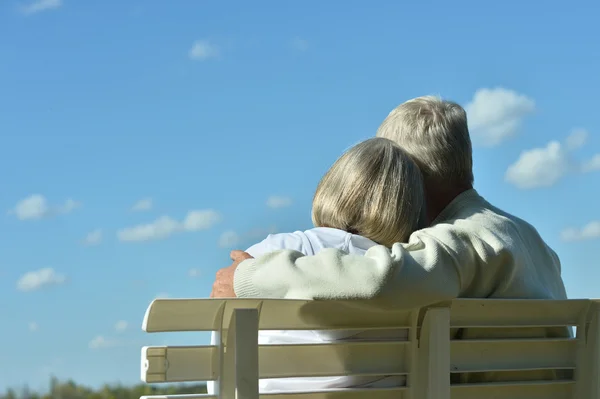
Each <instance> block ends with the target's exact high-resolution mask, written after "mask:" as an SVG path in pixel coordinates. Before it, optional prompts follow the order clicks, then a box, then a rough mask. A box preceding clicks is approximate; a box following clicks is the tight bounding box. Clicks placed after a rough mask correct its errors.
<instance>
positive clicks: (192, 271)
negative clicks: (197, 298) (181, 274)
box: [188, 268, 202, 278]
mask: <svg viewBox="0 0 600 399" xmlns="http://www.w3.org/2000/svg"><path fill="white" fill-rule="evenodd" d="M201 275H202V272H201V271H200V269H196V268H192V269H190V270H188V276H190V277H191V278H196V277H200V276H201Z"/></svg>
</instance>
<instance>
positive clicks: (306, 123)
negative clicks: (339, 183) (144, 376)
mask: <svg viewBox="0 0 600 399" xmlns="http://www.w3.org/2000/svg"><path fill="white" fill-rule="evenodd" d="M340 4H341V3H340V2H337V3H336V2H334V1H330V2H324V1H314V0H305V1H302V2H283V1H275V0H264V1H260V2H247V1H241V0H240V1H229V2H216V1H195V0H194V1H192V0H188V1H184V0H180V1H157V0H147V1H139V0H138V1H129V0H119V1H116V0H106V1H97V2H89V1H75V0H62V1H61V0H40V1H37V0H32V1H23V2H19V1H14V0H4V1H2V2H0V49H1V54H2V55H1V58H0V320H2V321H3V323H2V325H3V328H2V330H1V331H2V332H1V335H0V337H1V342H2V344H3V348H2V358H3V359H4V360H3V362H2V368H1V371H0V389H3V388H5V387H6V386H19V385H21V384H24V383H28V384H30V386H31V387H32V388H34V389H38V388H44V387H45V385H46V383H47V381H48V376H49V374H50V373H53V374H55V375H57V376H58V377H60V378H73V379H75V380H76V381H77V382H80V383H85V384H90V385H93V386H98V385H100V384H102V383H104V382H117V381H121V382H124V383H134V382H137V381H138V379H139V356H140V355H139V348H140V346H141V345H144V344H163V343H174V344H197V343H206V342H207V336H206V334H184V335H181V336H178V335H153V336H146V335H145V334H143V333H142V332H141V331H140V326H141V321H142V317H143V314H144V311H145V308H146V306H147V305H148V304H149V302H150V301H151V300H152V299H153V298H154V297H156V296H158V295H169V296H171V297H202V296H206V295H207V294H208V293H209V291H210V286H211V283H212V278H213V276H214V273H215V271H216V270H217V269H218V268H219V267H223V266H226V265H228V264H229V261H228V252H229V250H230V249H232V248H234V247H242V248H244V247H247V246H249V245H250V244H252V243H254V242H255V241H258V240H260V239H262V238H263V237H264V236H265V235H266V234H267V233H268V232H270V231H275V230H276V231H289V230H296V229H305V228H309V227H310V204H311V197H312V194H313V190H314V189H315V187H316V184H317V182H318V180H319V179H320V177H321V176H322V174H323V173H324V172H325V171H326V169H327V168H328V167H329V165H330V164H331V163H332V162H333V161H334V160H335V159H336V158H337V157H338V156H339V155H340V154H341V152H342V151H343V150H344V149H346V148H348V147H349V146H351V145H353V144H355V143H356V142H358V141H360V140H362V139H365V138H368V137H371V136H372V135H374V133H375V130H376V129H377V127H378V125H379V123H380V122H381V121H382V120H383V119H384V118H385V116H386V115H387V113H388V112H389V111H390V110H391V109H392V108H394V107H395V106H396V105H398V104H399V103H401V102H403V101H405V100H407V99H409V98H412V97H416V96H420V95H425V94H440V95H442V96H444V97H446V98H450V99H453V100H455V101H457V102H459V103H461V104H463V105H464V106H465V107H467V110H468V113H469V119H470V126H471V131H472V135H473V140H474V142H475V144H476V145H475V155H474V157H475V180H476V187H477V189H478V190H479V191H480V193H481V194H483V195H484V196H485V197H487V198H488V199H489V200H490V201H492V202H493V203H495V204H496V205H498V206H500V207H502V208H504V209H505V210H507V211H509V212H512V213H515V214H517V215H519V216H521V217H523V218H525V219H527V220H528V221H530V222H531V223H532V224H534V225H535V226H536V227H537V228H538V229H539V231H540V232H541V234H542V236H543V237H544V238H545V239H546V240H547V241H548V242H549V243H550V245H551V246H552V247H553V248H555V249H556V251H557V252H558V253H559V255H560V257H561V259H562V263H563V274H564V279H565V281H566V284H567V287H568V291H569V294H570V295H571V296H572V297H600V289H599V288H598V285H597V281H600V272H599V271H598V267H597V265H596V264H597V262H598V261H597V259H598V258H599V257H600V250H599V249H598V248H599V246H598V243H599V242H600V241H599V239H600V209H599V206H598V196H599V194H600V156H598V155H597V154H600V135H599V133H600V120H599V119H598V113H597V109H598V99H597V93H598V92H599V91H600V74H598V72H597V71H599V70H600V51H599V50H600V37H599V34H598V30H597V28H596V24H597V21H596V19H597V18H596V16H597V15H598V12H600V9H599V5H598V3H597V2H593V1H591V0H589V1H579V0H576V1H574V2H570V3H568V5H567V3H565V2H557V1H547V2H544V4H543V5H542V4H538V3H536V2H517V1H514V0H510V1H505V2H495V3H489V2H476V1H454V2H442V1H430V2H397V1H390V0H388V1H381V0H373V1H371V2H368V3H367V2H364V1H362V2H359V1H354V0H349V1H344V3H343V4H344V6H343V7H341V6H340ZM367 4H368V5H367ZM136 205H137V206H136ZM140 226H141V227H140Z"/></svg>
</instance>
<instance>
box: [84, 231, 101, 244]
mask: <svg viewBox="0 0 600 399" xmlns="http://www.w3.org/2000/svg"><path fill="white" fill-rule="evenodd" d="M101 242H102V230H101V229H96V230H92V231H90V232H89V233H87V235H86V236H85V238H84V239H83V244H84V245H90V246H91V245H98V244H100V243H101Z"/></svg>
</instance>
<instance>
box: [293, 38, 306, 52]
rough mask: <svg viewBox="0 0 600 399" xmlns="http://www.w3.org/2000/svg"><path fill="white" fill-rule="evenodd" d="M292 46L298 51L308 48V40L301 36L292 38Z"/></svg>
mask: <svg viewBox="0 0 600 399" xmlns="http://www.w3.org/2000/svg"><path fill="white" fill-rule="evenodd" d="M291 44H292V47H293V48H294V49H296V50H298V51H306V50H308V41H307V40H305V39H302V38H299V37H295V38H294V39H293V40H292V43H291Z"/></svg>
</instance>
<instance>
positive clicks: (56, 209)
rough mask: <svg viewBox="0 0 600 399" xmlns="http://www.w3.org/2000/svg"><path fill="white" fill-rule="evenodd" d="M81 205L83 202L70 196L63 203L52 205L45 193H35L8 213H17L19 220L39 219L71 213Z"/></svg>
mask: <svg viewBox="0 0 600 399" xmlns="http://www.w3.org/2000/svg"><path fill="white" fill-rule="evenodd" d="M80 206H81V203H79V202H77V201H75V200H73V199H70V198H69V199H67V200H66V201H65V202H64V203H63V204H61V205H50V204H49V203H48V200H47V199H46V197H44V196H43V195H41V194H33V195H30V196H29V197H27V198H24V199H22V200H20V201H19V202H17V204H16V205H15V207H14V208H13V209H11V210H9V211H8V214H9V215H15V216H16V217H17V219H19V220H39V219H43V218H46V217H50V216H55V215H60V214H67V213H71V212H73V211H74V210H75V209H77V208H78V207H80Z"/></svg>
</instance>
